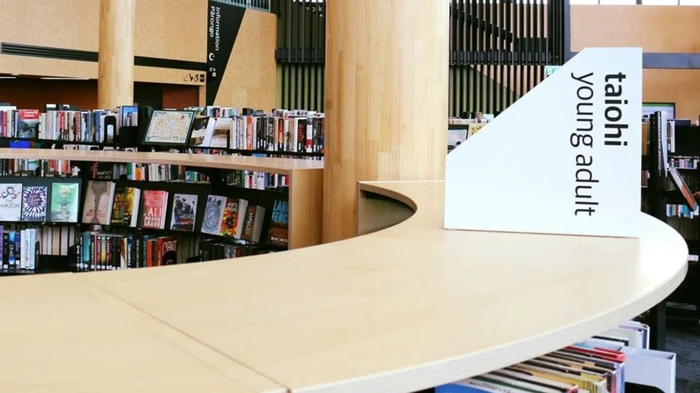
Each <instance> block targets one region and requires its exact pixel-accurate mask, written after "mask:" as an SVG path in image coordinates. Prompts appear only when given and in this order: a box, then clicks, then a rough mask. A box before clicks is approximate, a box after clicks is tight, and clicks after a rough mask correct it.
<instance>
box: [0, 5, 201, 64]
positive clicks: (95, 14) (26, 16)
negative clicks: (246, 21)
mask: <svg viewBox="0 0 700 393" xmlns="http://www.w3.org/2000/svg"><path fill="white" fill-rule="evenodd" d="M0 10H2V15H4V16H10V15H11V17H3V18H2V19H3V20H2V23H0V41H4V42H11V43H15V44H27V45H39V46H47V47H55V48H66V49H79V50H86V51H97V50H98V30H99V1H98V0H52V1H46V0H0ZM135 34H136V47H135V53H136V55H137V56H149V57H159V58H166V59H177V60H189V61H201V62H203V61H205V60H206V56H207V41H206V34H207V0H139V1H137V2H136V30H135Z"/></svg>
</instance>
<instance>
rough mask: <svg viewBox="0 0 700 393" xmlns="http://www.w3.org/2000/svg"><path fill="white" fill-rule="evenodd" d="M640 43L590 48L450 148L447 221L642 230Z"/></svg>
mask: <svg viewBox="0 0 700 393" xmlns="http://www.w3.org/2000/svg"><path fill="white" fill-rule="evenodd" d="M641 119H642V49H641V48H586V49H585V50H583V51H581V52H580V53H579V54H578V55H576V56H575V57H574V58H572V59H571V60H570V61H568V62H567V63H566V64H564V65H563V66H562V67H561V68H560V69H558V70H557V72H555V73H554V74H552V75H551V76H549V77H548V78H546V79H544V80H543V81H542V82H541V83H540V84H539V85H537V86H536V87H535V88H534V89H532V90H530V91H529V92H528V93H527V94H525V95H524V96H523V97H521V98H520V99H519V100H518V101H516V102H515V103H514V104H513V105H511V106H510V107H509V108H508V109H507V110H505V111H504V112H503V113H501V114H500V115H499V116H498V117H496V118H495V119H494V120H493V121H491V122H490V123H489V124H488V125H487V126H485V127H484V128H483V129H482V130H480V131H479V133H478V134H476V135H474V136H473V137H472V138H469V139H468V140H467V141H466V142H465V143H463V144H461V145H460V146H458V147H457V148H456V149H454V150H453V151H452V152H451V153H450V154H449V155H448V156H447V165H446V178H445V228H446V229H462V230H485V231H505V232H529V233H550V234H571V235H592V236H612V237H637V236H638V227H639V225H638V222H639V217H640V216H641V214H640V210H641V195H640V181H639V174H640V171H641V151H642V146H641Z"/></svg>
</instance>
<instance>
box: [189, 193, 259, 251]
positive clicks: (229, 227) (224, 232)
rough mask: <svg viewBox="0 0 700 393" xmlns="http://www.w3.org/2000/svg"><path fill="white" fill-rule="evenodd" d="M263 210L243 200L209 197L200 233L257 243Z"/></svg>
mask: <svg viewBox="0 0 700 393" xmlns="http://www.w3.org/2000/svg"><path fill="white" fill-rule="evenodd" d="M265 210H266V209H265V207H263V206H257V205H255V204H253V203H249V202H248V200H246V199H243V198H228V197H225V196H221V195H209V196H208V197H207V204H206V207H205V210H204V218H203V219H202V233H206V234H209V235H217V236H230V237H232V238H234V239H239V240H246V241H250V242H253V243H259V242H260V235H261V233H262V228H263V224H264V220H265Z"/></svg>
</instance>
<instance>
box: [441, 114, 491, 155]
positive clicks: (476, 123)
mask: <svg viewBox="0 0 700 393" xmlns="http://www.w3.org/2000/svg"><path fill="white" fill-rule="evenodd" d="M487 124H488V121H486V120H473V119H460V123H458V124H452V123H451V124H450V125H449V127H448V129H447V147H448V148H449V149H453V148H455V147H457V146H459V145H461V144H462V143H464V142H465V141H466V140H467V139H469V138H471V137H472V136H473V135H475V134H476V133H477V132H479V131H480V130H481V129H482V128H484V127H485V126H486V125H487Z"/></svg>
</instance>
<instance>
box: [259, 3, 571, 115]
mask: <svg viewBox="0 0 700 393" xmlns="http://www.w3.org/2000/svg"><path fill="white" fill-rule="evenodd" d="M445 1H449V2H450V4H451V8H450V30H449V31H450V53H448V54H446V56H449V59H450V74H449V80H450V92H449V115H450V116H469V115H470V114H471V113H474V112H485V113H497V112H500V111H503V110H504V109H506V108H507V107H508V106H510V105H511V104H513V102H515V101H516V100H517V99H518V97H520V96H522V95H523V94H524V93H526V92H527V91H529V90H530V89H532V88H533V87H535V86H536V85H537V84H538V83H539V82H540V81H542V79H543V78H544V66H546V65H561V64H563V63H564V61H566V54H567V53H568V51H569V48H566V47H565V45H566V43H567V42H568V39H566V37H565V34H566V32H567V29H566V26H567V25H568V23H569V15H568V11H569V9H568V7H566V1H568V0H445ZM324 9H325V4H324V1H323V0H273V3H272V11H273V12H275V13H276V14H277V15H278V17H279V18H278V23H279V25H278V31H279V34H278V48H277V52H276V58H277V63H278V67H279V75H280V79H279V80H280V87H279V89H278V105H279V106H280V107H281V108H286V109H308V110H317V111H323V101H324V97H323V94H324V86H323V81H324V67H323V63H324V57H325V53H324V47H325V31H326V25H325V17H324Z"/></svg>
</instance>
